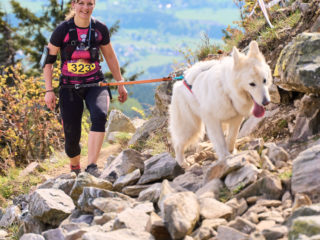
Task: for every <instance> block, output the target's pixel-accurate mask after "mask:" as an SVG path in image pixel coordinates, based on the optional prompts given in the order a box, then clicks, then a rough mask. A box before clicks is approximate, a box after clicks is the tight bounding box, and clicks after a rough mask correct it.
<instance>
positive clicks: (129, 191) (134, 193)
mask: <svg viewBox="0 0 320 240" xmlns="http://www.w3.org/2000/svg"><path fill="white" fill-rule="evenodd" d="M150 186H151V185H150V184H149V185H134V186H127V187H124V188H123V189H122V193H124V194H126V195H128V196H129V197H138V196H139V194H140V193H141V192H142V191H144V190H146V189H147V188H148V187H150Z"/></svg>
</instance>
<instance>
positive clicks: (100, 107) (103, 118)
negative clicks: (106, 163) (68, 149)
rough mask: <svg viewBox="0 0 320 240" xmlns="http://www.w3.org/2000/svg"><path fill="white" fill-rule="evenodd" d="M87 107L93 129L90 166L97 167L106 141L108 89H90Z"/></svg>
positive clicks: (90, 138)
mask: <svg viewBox="0 0 320 240" xmlns="http://www.w3.org/2000/svg"><path fill="white" fill-rule="evenodd" d="M85 101H86V105H87V108H88V109H89V112H90V119H91V123H92V125H91V129H90V133H89V138H88V166H90V165H93V166H95V167H96V163H97V161H98V157H99V153H100V150H101V147H102V144H103V141H104V136H105V125H106V122H107V115H108V109H109V102H110V97H109V93H108V90H107V88H101V87H94V88H90V89H89V90H88V92H87V94H86V99H85Z"/></svg>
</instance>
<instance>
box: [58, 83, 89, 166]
mask: <svg viewBox="0 0 320 240" xmlns="http://www.w3.org/2000/svg"><path fill="white" fill-rule="evenodd" d="M75 91H76V90H74V89H68V88H61V89H60V94H59V95H60V101H59V106H60V112H61V117H62V124H63V129H64V136H65V152H66V154H67V155H68V157H69V158H70V165H71V170H75V169H78V170H79V172H80V151H81V149H80V138H81V118H82V113H83V107H84V104H83V99H82V97H81V96H80V95H79V94H78V93H76V92H75Z"/></svg>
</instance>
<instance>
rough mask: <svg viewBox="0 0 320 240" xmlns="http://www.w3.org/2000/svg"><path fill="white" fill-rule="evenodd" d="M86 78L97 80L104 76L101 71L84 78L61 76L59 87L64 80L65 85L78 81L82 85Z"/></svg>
mask: <svg viewBox="0 0 320 240" xmlns="http://www.w3.org/2000/svg"><path fill="white" fill-rule="evenodd" d="M88 78H94V80H97V79H103V78H104V76H103V73H102V72H101V71H97V72H96V73H94V74H92V75H90V76H86V77H80V76H79V77H78V76H66V75H63V74H61V76H60V82H61V85H63V81H62V80H63V79H65V80H66V82H67V84H70V81H80V82H82V83H85V82H86V80H87V79H88Z"/></svg>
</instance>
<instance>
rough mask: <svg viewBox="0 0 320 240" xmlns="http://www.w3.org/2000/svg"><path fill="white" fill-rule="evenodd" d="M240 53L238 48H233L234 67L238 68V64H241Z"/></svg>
mask: <svg viewBox="0 0 320 240" xmlns="http://www.w3.org/2000/svg"><path fill="white" fill-rule="evenodd" d="M240 54H241V53H240V52H239V50H238V49H237V48H236V47H233V49H232V57H233V62H234V65H235V66H236V65H237V63H238V62H239V60H240V57H241V56H240Z"/></svg>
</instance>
